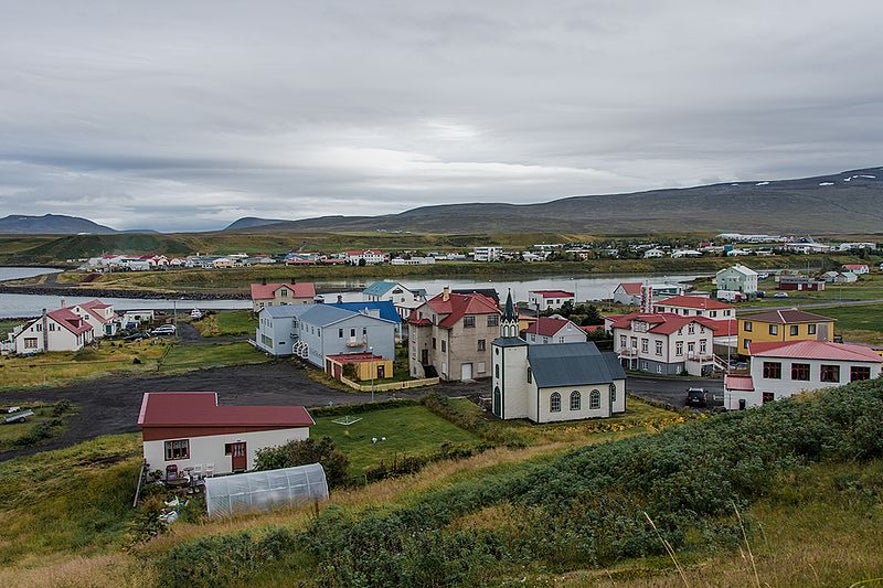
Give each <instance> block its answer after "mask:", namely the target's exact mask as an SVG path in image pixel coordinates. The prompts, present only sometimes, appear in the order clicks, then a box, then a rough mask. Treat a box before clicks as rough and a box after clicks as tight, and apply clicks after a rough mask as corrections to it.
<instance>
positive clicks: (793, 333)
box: [788, 325, 800, 337]
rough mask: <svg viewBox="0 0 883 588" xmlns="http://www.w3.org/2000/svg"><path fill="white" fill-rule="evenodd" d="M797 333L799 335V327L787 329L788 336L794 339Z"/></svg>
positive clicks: (792, 326)
mask: <svg viewBox="0 0 883 588" xmlns="http://www.w3.org/2000/svg"><path fill="white" fill-rule="evenodd" d="M798 333H800V325H791V326H790V327H788V334H789V335H791V336H792V337H796V336H797V334H798Z"/></svg>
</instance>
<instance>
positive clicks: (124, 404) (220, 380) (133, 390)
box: [0, 361, 487, 461]
mask: <svg viewBox="0 0 883 588" xmlns="http://www.w3.org/2000/svg"><path fill="white" fill-rule="evenodd" d="M306 369H307V368H303V367H301V366H300V365H299V364H297V363H294V362H292V361H274V362H270V363H263V364H255V365H243V366H233V367H224V368H213V369H207V370H199V371H196V372H190V373H187V374H180V375H157V376H146V377H145V376H111V377H107V378H101V379H98V380H90V381H88V382H80V383H77V384H71V385H69V386H61V387H58V388H42V389H35V390H29V391H27V392H22V393H15V392H10V393H8V394H4V395H3V397H2V399H3V402H4V404H16V403H24V402H35V401H41V400H42V401H44V402H56V401H58V400H61V399H63V398H67V399H69V400H70V401H71V402H73V403H74V404H76V405H77V407H78V409H79V412H78V413H77V414H76V415H74V416H72V417H71V418H70V420H69V421H68V427H67V429H66V430H65V432H64V434H63V435H62V436H61V437H59V438H57V439H54V440H53V441H52V442H50V443H48V444H46V445H42V446H40V447H34V448H30V447H29V448H24V449H18V450H14V451H6V452H3V453H0V461H5V460H8V459H12V458H13V457H18V456H22V455H31V454H33V453H37V452H39V451H45V450H47V449H58V448H61V447H68V446H70V445H75V444H77V443H81V442H83V441H86V440H88V439H92V438H94V437H98V436H100V435H109V434H114V433H131V432H135V431H137V430H138V425H137V422H138V411H139V409H140V408H141V398H142V396H143V395H144V393H146V392H217V393H218V400H219V402H220V403H221V404H234V405H235V404H258V405H260V404H265V405H301V406H306V407H317V406H328V405H329V404H332V403H333V404H360V403H364V402H369V401H370V395H369V394H364V393H363V394H359V393H356V392H352V393H348V392H342V391H340V390H336V389H333V388H329V387H327V386H325V385H322V384H319V383H317V382H314V381H312V380H310V379H309V378H308V377H307V374H306ZM485 388H487V384H486V383H477V384H443V385H441V386H436V387H434V388H432V389H431V390H435V391H438V392H439V393H442V394H446V395H450V396H459V395H466V394H472V393H475V392H484V390H485ZM429 390H430V389H420V390H415V391H412V392H407V393H403V392H397V393H396V395H397V396H398V397H400V398H401V397H403V396H405V397H414V398H419V397H420V396H422V395H424V394H426V393H427V392H428V391H429ZM391 397H392V394H389V393H380V392H378V393H376V394H375V400H376V401H383V400H388V399H389V398H391Z"/></svg>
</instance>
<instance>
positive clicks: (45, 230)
mask: <svg viewBox="0 0 883 588" xmlns="http://www.w3.org/2000/svg"><path fill="white" fill-rule="evenodd" d="M116 232H117V231H116V229H112V228H110V227H106V226H104V225H99V224H98V223H95V222H92V221H90V220H89V219H85V218H80V217H78V216H66V215H63V214H44V215H43V216H29V215H26V214H10V215H9V216H6V217H3V218H0V235H75V234H77V233H92V234H96V235H100V234H109V233H116Z"/></svg>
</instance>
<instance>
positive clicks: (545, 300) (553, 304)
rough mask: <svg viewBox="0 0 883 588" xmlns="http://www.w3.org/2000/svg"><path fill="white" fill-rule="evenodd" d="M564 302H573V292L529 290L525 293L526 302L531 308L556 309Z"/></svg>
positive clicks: (541, 309) (541, 310) (540, 309)
mask: <svg viewBox="0 0 883 588" xmlns="http://www.w3.org/2000/svg"><path fill="white" fill-rule="evenodd" d="M566 302H570V303H571V304H573V303H574V294H573V292H568V291H567V290H531V291H530V292H528V293H527V303H528V306H530V308H531V309H539V311H540V312H543V311H546V310H558V309H559V308H561V307H562V306H563V305H564V304H565V303H566Z"/></svg>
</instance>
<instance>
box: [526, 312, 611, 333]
mask: <svg viewBox="0 0 883 588" xmlns="http://www.w3.org/2000/svg"><path fill="white" fill-rule="evenodd" d="M569 322H571V321H569V320H567V319H564V318H552V317H547V316H541V317H540V318H539V319H537V320H536V321H534V322H533V323H532V324H531V325H530V326H529V327H527V332H528V333H533V334H535V335H542V336H544V337H551V336H553V335H555V333H557V332H558V331H560V330H561V329H563V328H564V327H566V326H567V323H569ZM602 327H603V325H602Z"/></svg>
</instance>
